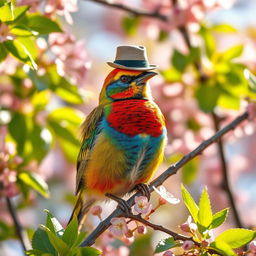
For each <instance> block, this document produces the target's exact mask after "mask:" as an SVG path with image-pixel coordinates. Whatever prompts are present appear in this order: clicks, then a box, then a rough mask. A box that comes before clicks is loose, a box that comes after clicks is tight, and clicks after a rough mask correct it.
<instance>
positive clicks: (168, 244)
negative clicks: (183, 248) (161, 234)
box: [154, 237, 179, 253]
mask: <svg viewBox="0 0 256 256" xmlns="http://www.w3.org/2000/svg"><path fill="white" fill-rule="evenodd" d="M178 245H179V244H178V243H177V242H176V241H175V240H174V238H173V237H169V238H166V239H164V240H162V241H160V242H159V243H158V244H157V246H156V249H155V252H154V253H159V252H164V251H167V250H169V249H171V248H174V247H177V246H178Z"/></svg>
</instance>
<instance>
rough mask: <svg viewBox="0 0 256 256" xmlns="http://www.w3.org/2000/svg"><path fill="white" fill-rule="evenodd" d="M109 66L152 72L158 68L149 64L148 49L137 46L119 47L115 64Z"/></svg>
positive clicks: (110, 63)
mask: <svg viewBox="0 0 256 256" xmlns="http://www.w3.org/2000/svg"><path fill="white" fill-rule="evenodd" d="M107 64H108V65H109V66H111V67H113V68H120V69H129V70H152V69H155V68H156V67H157V66H156V65H154V64H149V63H148V58H147V52H146V48H145V47H144V46H135V45H121V46H118V47H117V49H116V58H115V60H114V62H107Z"/></svg>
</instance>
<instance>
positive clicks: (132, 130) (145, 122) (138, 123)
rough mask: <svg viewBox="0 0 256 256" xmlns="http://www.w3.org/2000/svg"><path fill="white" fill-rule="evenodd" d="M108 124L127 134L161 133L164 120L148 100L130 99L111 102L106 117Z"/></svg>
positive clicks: (153, 134)
mask: <svg viewBox="0 0 256 256" xmlns="http://www.w3.org/2000/svg"><path fill="white" fill-rule="evenodd" d="M107 121H108V123H109V125H110V126H111V127H112V128H114V129H115V130H117V131H118V132H121V133H124V134H126V135H128V136H136V135H138V134H147V135H150V136H153V137H158V136H160V135H161V134H162V131H163V126H164V120H163V117H162V114H161V113H160V111H159V110H158V109H157V107H156V106H155V105H154V104H153V103H151V102H150V101H148V100H143V99H130V100H123V101H116V102H113V105H112V110H111V112H110V114H109V115H108V117H107Z"/></svg>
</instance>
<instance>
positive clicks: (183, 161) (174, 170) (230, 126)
mask: <svg viewBox="0 0 256 256" xmlns="http://www.w3.org/2000/svg"><path fill="white" fill-rule="evenodd" d="M247 118H248V112H245V113H243V114H242V115H240V116H238V117H237V118H236V119H235V120H233V121H232V122H231V123H229V124H228V125H226V126H225V127H224V128H223V129H221V130H220V131H218V132H216V134H214V135H213V136H212V137H210V138H209V139H208V140H205V141H203V142H202V143H201V144H200V145H199V146H198V147H197V148H196V149H194V150H193V151H191V152H190V153H189V154H187V155H185V156H184V157H183V158H181V160H180V161H178V162H177V163H176V164H174V165H172V166H170V167H169V168H168V169H167V170H166V171H165V172H163V173H162V174H161V175H160V176H158V177H157V178H156V179H155V180H153V181H152V182H151V183H150V185H149V190H150V192H152V191H153V186H155V187H158V186H160V185H162V184H163V182H164V181H165V180H166V179H167V178H169V177H170V176H172V175H174V174H175V173H177V171H178V170H179V169H180V168H181V167H182V166H184V165H185V164H186V163H188V162H189V161H190V160H191V159H193V158H195V157H196V156H198V155H200V154H201V153H202V152H203V151H204V150H205V149H206V148H207V147H208V146H210V145H211V144H213V143H214V142H216V141H218V140H219V139H220V138H221V137H222V136H223V135H224V134H226V133H227V132H229V131H231V130H233V129H234V128H235V127H236V126H237V125H239V124H240V123H241V122H243V121H244V120H246V119H247ZM140 195H141V193H140V192H137V193H135V194H134V195H133V196H132V197H130V198H129V199H128V200H127V201H126V202H127V204H128V205H129V206H130V207H132V206H133V205H134V199H135V196H140ZM122 215H123V212H122V211H121V210H120V209H119V208H117V209H115V210H114V211H113V212H112V213H111V214H110V215H109V216H108V217H107V218H106V219H105V220H103V221H102V222H100V223H99V225H98V226H97V227H96V228H95V230H94V231H93V232H92V233H91V234H89V235H88V236H87V238H86V239H85V240H84V242H83V243H82V245H81V246H91V245H93V244H94V243H95V240H96V238H97V237H99V236H100V235H101V234H102V233H103V232H104V231H105V230H106V229H107V228H108V227H109V226H110V221H111V219H112V218H114V217H120V216H122Z"/></svg>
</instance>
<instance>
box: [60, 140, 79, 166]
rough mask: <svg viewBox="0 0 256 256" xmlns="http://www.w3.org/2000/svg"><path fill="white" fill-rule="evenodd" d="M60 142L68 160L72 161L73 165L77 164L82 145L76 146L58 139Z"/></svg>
mask: <svg viewBox="0 0 256 256" xmlns="http://www.w3.org/2000/svg"><path fill="white" fill-rule="evenodd" d="M58 142H59V144H60V147H61V149H62V151H63V153H64V155H65V157H66V158H67V160H68V161H70V162H71V163H76V161H77V155H78V153H79V148H80V144H79V145H78V144H76V145H75V144H73V143H70V141H67V140H65V139H63V138H61V137H58Z"/></svg>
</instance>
